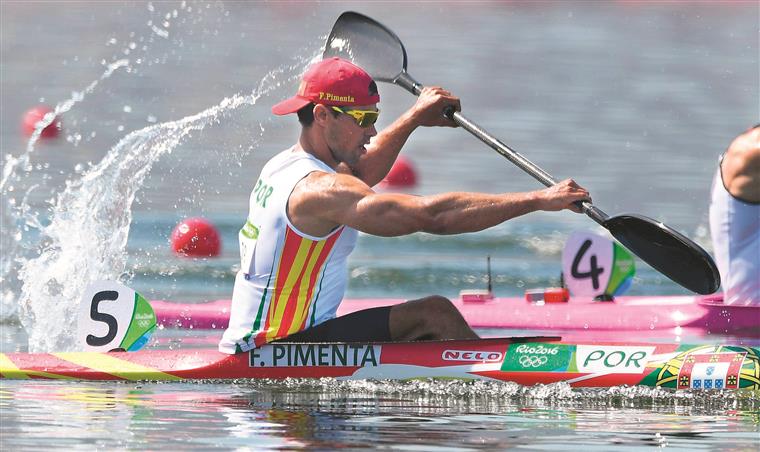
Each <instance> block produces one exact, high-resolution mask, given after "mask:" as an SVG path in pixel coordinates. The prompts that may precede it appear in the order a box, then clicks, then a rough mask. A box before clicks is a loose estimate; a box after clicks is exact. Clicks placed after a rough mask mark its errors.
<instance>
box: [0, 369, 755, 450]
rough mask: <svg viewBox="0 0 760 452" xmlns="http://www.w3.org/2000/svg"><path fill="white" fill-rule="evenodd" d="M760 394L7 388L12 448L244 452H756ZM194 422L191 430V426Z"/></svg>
mask: <svg viewBox="0 0 760 452" xmlns="http://www.w3.org/2000/svg"><path fill="white" fill-rule="evenodd" d="M759 408H760V391H755V392H746V393H739V392H725V393H722V392H700V393H692V392H688V391H686V392H679V393H673V392H670V391H665V390H662V389H651V388H638V387H636V388H625V387H617V388H607V389H584V390H573V389H570V387H569V386H567V385H565V384H555V385H539V386H536V387H532V388H526V387H522V386H520V385H517V384H513V383H486V382H462V381H432V380H418V381H408V382H378V381H361V382H336V381H333V380H328V379H325V380H316V381H305V380H286V381H283V382H274V381H256V382H251V381H241V382H235V383H216V382H206V383H202V384H195V383H192V384H191V383H181V384H159V383H144V384H138V385H134V384H126V383H71V382H70V383H67V384H63V383H59V382H50V383H48V382H34V383H29V382H15V381H14V382H3V383H2V389H1V390H0V412H1V414H0V416H1V417H2V432H3V445H4V446H7V447H9V448H15V447H26V446H29V445H31V444H46V445H56V446H64V447H65V446H71V447H77V446H85V445H86V446H93V445H94V446H97V447H103V448H113V447H120V448H122V447H127V448H133V447H141V445H142V446H144V445H146V444H150V445H151V446H152V447H156V448H160V447H162V446H169V445H173V446H175V447H176V445H177V444H178V443H180V444H181V447H182V448H183V449H208V448H223V449H229V448H240V447H252V448H253V447H255V448H256V449H273V448H277V449H279V448H287V449H298V448H329V449H332V448H359V447H390V448H393V449H412V450H414V449H422V448H435V449H438V450H447V449H449V448H451V449H457V450H462V449H472V450H474V449H490V448H498V449H502V448H510V447H520V446H530V447H540V448H542V449H555V448H563V447H567V444H569V442H574V443H583V444H586V445H589V446H593V445H595V446H600V447H611V446H612V445H628V446H664V445H670V446H674V445H678V446H683V447H691V446H694V445H695V444H697V442H698V443H699V444H700V445H702V446H704V447H709V446H710V445H712V446H714V447H718V446H720V447H725V446H733V447H737V448H751V447H752V446H753V445H756V444H757V431H758V425H760V411H758V409H759ZM178 425H181V426H182V428H181V431H179V430H177V426H178Z"/></svg>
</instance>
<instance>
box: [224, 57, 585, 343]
mask: <svg viewBox="0 0 760 452" xmlns="http://www.w3.org/2000/svg"><path fill="white" fill-rule="evenodd" d="M379 101H380V96H379V94H378V91H377V85H376V84H375V82H374V81H373V80H372V78H371V77H370V76H369V75H368V74H367V73H366V72H365V71H364V70H363V69H361V68H359V67H358V66H356V65H354V64H352V63H350V62H348V61H345V60H342V59H339V58H330V59H327V60H324V61H321V62H319V63H316V64H314V65H313V66H312V67H311V68H309V70H307V72H306V73H305V74H304V76H303V80H302V82H301V85H300V87H299V89H298V94H296V95H295V96H294V97H291V98H290V99H287V100H285V101H283V102H280V103H279V104H277V105H275V106H274V107H273V108H272V112H273V113H274V114H276V115H285V114H290V113H297V114H298V120H299V122H300V123H301V126H302V129H301V136H300V138H299V140H298V142H297V143H296V144H295V145H293V147H291V148H290V149H287V150H285V151H283V152H281V153H279V154H277V155H276V156H274V157H273V158H272V159H271V160H269V162H267V164H266V165H264V168H263V169H262V171H261V175H260V176H259V179H258V181H257V182H256V185H255V186H254V189H253V192H252V193H251V198H250V211H249V214H248V221H247V222H246V224H245V226H243V228H242V229H241V230H240V234H239V238H240V258H241V268H240V271H239V272H238V275H237V277H236V279H235V288H234V291H233V294H232V308H231V313H230V324H229V327H228V328H227V331H225V333H224V337H223V338H222V341H221V342H220V344H219V350H220V351H222V352H225V353H239V352H244V351H247V350H250V349H252V348H254V347H259V346H261V345H263V344H265V343H268V342H272V341H276V340H281V339H283V338H286V340H287V341H293V342H316V341H321V342H337V341H340V342H350V341H357V342H358V341H403V340H426V339H470V338H477V335H476V334H475V333H474V332H473V331H472V330H471V329H470V327H469V326H468V325H467V323H466V322H465V321H464V319H463V318H462V316H461V314H460V313H459V312H458V311H457V309H456V308H455V307H454V306H453V305H452V303H451V302H450V301H449V300H448V299H446V298H444V297H441V296H437V295H433V296H429V297H425V298H421V299H418V300H412V301H408V302H406V303H403V304H400V305H396V306H393V307H382V308H374V309H367V310H364V311H359V312H355V313H353V314H349V315H346V316H342V317H337V318H336V317H335V314H336V311H337V309H338V305H339V304H340V302H341V300H342V299H343V294H344V292H345V289H346V283H347V280H348V270H347V265H346V259H347V258H348V255H349V254H350V253H351V251H352V250H353V248H354V245H355V243H356V236H357V231H363V232H365V233H368V234H374V235H379V236H399V235H405V234H411V233H413V232H418V231H424V232H428V233H433V234H458V233H464V232H474V231H480V230H483V229H486V228H489V227H491V226H495V225H498V224H500V223H502V222H504V221H506V220H509V219H510V218H514V217H517V216H520V215H524V214H526V213H529V212H533V211H536V210H552V211H556V210H561V209H571V210H574V211H576V212H577V211H578V210H577V208H575V207H574V206H573V204H572V203H573V202H575V201H581V200H590V198H589V194H588V192H587V191H586V190H585V189H583V188H581V187H579V186H578V185H577V184H576V183H575V182H573V181H572V180H569V179H568V180H565V181H562V182H560V183H559V184H557V185H555V186H553V187H550V188H547V189H544V190H539V191H534V192H529V193H504V194H495V195H494V194H482V193H445V194H440V195H434V196H411V195H406V194H392V193H375V192H374V191H373V190H372V186H374V185H375V184H377V183H378V182H380V181H381V180H382V179H383V178H384V177H385V175H386V174H387V173H388V171H389V170H390V168H391V166H392V165H393V162H394V161H395V160H396V156H398V154H399V151H400V150H401V147H402V146H403V145H404V143H405V142H406V140H407V138H409V135H410V134H411V133H412V132H413V131H414V130H415V129H416V128H417V127H420V126H426V127H430V126H444V127H455V126H456V125H455V123H454V122H453V121H451V120H450V119H447V118H446V117H444V115H443V112H444V110H445V109H446V108H448V107H454V108H455V109H456V110H459V109H460V105H459V99H458V98H456V97H454V96H452V95H451V93H449V92H448V91H446V90H444V89H442V88H439V87H434V88H425V89H424V90H423V91H422V93H421V94H420V96H419V99H418V100H417V102H416V103H415V104H414V106H413V107H412V108H410V109H409V110H408V111H407V112H406V113H404V114H403V115H402V116H401V117H400V118H398V119H397V120H396V121H395V122H394V123H393V124H391V125H390V126H389V127H388V128H386V129H384V130H383V131H382V132H380V133H377V130H376V129H375V125H374V124H375V121H376V120H377V117H378V115H379V110H378V109H377V104H378V102H379Z"/></svg>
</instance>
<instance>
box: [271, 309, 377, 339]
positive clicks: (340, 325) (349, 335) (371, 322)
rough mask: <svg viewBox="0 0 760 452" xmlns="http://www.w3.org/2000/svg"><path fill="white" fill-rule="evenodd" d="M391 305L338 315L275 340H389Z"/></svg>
mask: <svg viewBox="0 0 760 452" xmlns="http://www.w3.org/2000/svg"><path fill="white" fill-rule="evenodd" d="M390 315H391V307H390V306H383V307H381V308H371V309H364V310H362V311H356V312H353V313H351V314H348V315H344V316H340V317H336V318H334V319H330V320H328V321H326V322H322V323H320V324H319V325H317V326H313V327H311V328H307V329H305V330H303V331H299V332H297V333H293V334H291V335H290V336H287V337H284V338H282V339H279V340H277V341H275V342H389V341H390V340H391V330H390V326H389V325H390Z"/></svg>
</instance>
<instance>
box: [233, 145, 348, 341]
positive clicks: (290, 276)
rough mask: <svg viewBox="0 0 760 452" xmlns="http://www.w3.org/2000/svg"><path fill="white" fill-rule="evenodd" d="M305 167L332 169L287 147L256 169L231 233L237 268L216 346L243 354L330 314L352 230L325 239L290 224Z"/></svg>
mask: <svg viewBox="0 0 760 452" xmlns="http://www.w3.org/2000/svg"><path fill="white" fill-rule="evenodd" d="M313 171H321V172H325V173H334V172H335V171H334V170H333V169H332V168H330V167H329V166H327V165H326V164H325V163H323V162H322V161H320V160H319V159H317V158H316V157H314V156H312V155H310V154H307V153H306V152H303V151H296V150H295V149H294V148H291V149H288V150H286V151H283V152H281V153H279V154H277V155H276V156H274V157H273V158H272V159H271V160H269V162H267V164H266V165H264V168H263V169H262V170H261V175H260V176H259V179H258V181H257V182H256V185H255V186H254V189H253V192H251V198H250V203H249V204H250V206H249V213H248V219H247V221H246V223H245V225H244V226H243V228H242V229H241V230H240V233H239V234H238V237H239V240H240V271H239V272H238V274H237V277H236V278H235V288H234V290H233V293H232V307H231V309H230V324H229V326H228V328H227V330H226V331H225V332H224V336H223V337H222V340H221V342H220V343H219V351H221V352H224V353H240V352H245V351H248V350H250V349H252V348H255V347H258V346H260V345H262V344H265V343H267V342H271V341H273V340H276V339H280V338H283V337H285V336H288V335H290V334H293V333H295V332H298V331H301V330H304V329H306V328H309V327H312V326H314V325H317V324H320V323H322V322H324V321H325V320H329V319H332V318H334V317H335V313H336V311H337V309H338V305H339V304H340V302H341V300H342V299H343V294H344V292H345V289H346V284H347V282H348V267H347V264H346V259H347V257H348V255H349V254H350V253H351V251H353V249H354V246H355V244H356V237H357V232H356V230H355V229H352V228H349V227H347V226H340V227H338V228H336V229H335V230H334V231H332V232H331V233H330V234H328V235H327V236H325V237H314V236H310V235H308V234H304V233H302V232H300V231H299V230H298V229H297V228H296V227H295V226H293V225H292V224H291V223H290V220H289V219H288V215H287V211H286V209H287V203H288V199H289V198H290V194H291V192H292V191H293V188H294V187H295V185H296V184H297V183H298V182H299V181H300V180H301V179H303V178H304V177H306V176H307V175H308V174H309V173H311V172H313Z"/></svg>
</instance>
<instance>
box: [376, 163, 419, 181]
mask: <svg viewBox="0 0 760 452" xmlns="http://www.w3.org/2000/svg"><path fill="white" fill-rule="evenodd" d="M382 185H383V186H385V187H412V186H414V185H417V171H415V169H414V166H412V163H411V162H410V161H409V160H407V159H405V158H404V157H401V156H399V157H397V158H396V162H395V163H394V164H393V167H391V170H390V171H388V175H387V176H385V179H383V181H382Z"/></svg>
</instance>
